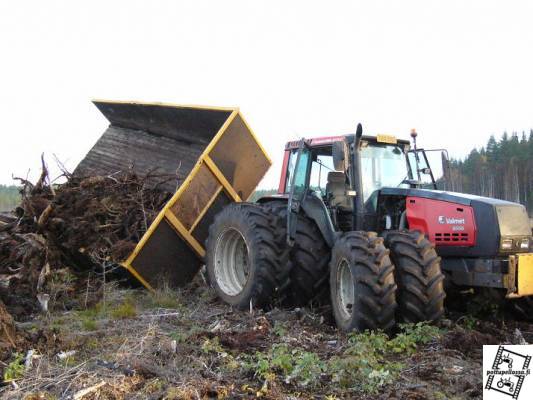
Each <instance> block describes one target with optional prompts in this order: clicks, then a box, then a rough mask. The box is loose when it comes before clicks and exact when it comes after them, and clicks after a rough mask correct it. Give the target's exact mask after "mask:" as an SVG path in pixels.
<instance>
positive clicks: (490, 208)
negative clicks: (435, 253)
mask: <svg viewBox="0 0 533 400" xmlns="http://www.w3.org/2000/svg"><path fill="white" fill-rule="evenodd" d="M380 195H396V196H398V195H399V196H402V197H403V196H405V197H408V196H409V197H419V198H425V199H432V200H440V201H445V202H449V203H454V204H459V205H462V206H468V207H472V209H473V211H474V218H475V224H476V231H477V232H476V233H477V234H476V237H477V240H476V244H475V245H474V246H472V247H463V248H462V249H461V252H462V253H461V254H462V256H465V257H494V256H496V255H498V254H501V251H500V243H501V240H502V239H505V238H520V237H530V236H531V228H530V225H529V217H528V214H527V211H526V208H525V207H524V206H523V205H521V204H518V203H513V202H510V201H505V200H499V199H494V198H490V197H482V196H475V195H471V194H465V193H455V192H447V191H441V190H427V189H406V188H383V189H381V191H380ZM513 250H514V251H515V252H516V249H513ZM455 251H457V249H454V248H447V249H442V251H439V253H442V255H450V256H451V255H455V254H452V253H455ZM444 253H446V254H444ZM448 253H450V254H448Z"/></svg>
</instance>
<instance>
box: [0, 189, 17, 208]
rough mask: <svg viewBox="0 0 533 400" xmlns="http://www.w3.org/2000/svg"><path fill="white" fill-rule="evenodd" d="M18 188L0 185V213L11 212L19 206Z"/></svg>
mask: <svg viewBox="0 0 533 400" xmlns="http://www.w3.org/2000/svg"><path fill="white" fill-rule="evenodd" d="M19 190H20V188H19V187H18V186H6V185H0V211H11V210H12V209H14V208H15V207H16V206H18V205H19V204H20V193H19Z"/></svg>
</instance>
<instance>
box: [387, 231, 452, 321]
mask: <svg viewBox="0 0 533 400" xmlns="http://www.w3.org/2000/svg"><path fill="white" fill-rule="evenodd" d="M385 244H386V246H387V248H388V249H389V250H390V252H391V253H390V256H391V259H392V262H393V264H394V266H395V268H396V269H395V271H396V272H395V276H396V283H397V284H398V306H399V314H400V315H399V317H400V318H399V319H401V320H403V321H404V322H419V321H431V322H433V321H436V320H438V319H439V318H441V317H442V315H443V314H444V298H445V297H446V294H445V293H444V286H443V281H444V275H443V273H442V271H441V267H440V257H439V256H438V255H437V252H436V251H435V247H434V246H433V245H432V244H431V242H430V241H429V240H428V239H427V238H426V237H425V236H424V234H422V233H420V232H418V231H401V232H389V233H387V235H386V238H385Z"/></svg>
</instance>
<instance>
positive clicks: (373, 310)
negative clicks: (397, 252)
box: [330, 232, 396, 332]
mask: <svg viewBox="0 0 533 400" xmlns="http://www.w3.org/2000/svg"><path fill="white" fill-rule="evenodd" d="M330 289H331V303H332V308H333V315H334V317H335V321H336V323H337V327H338V328H339V329H341V330H343V331H346V332H348V331H352V330H357V331H363V330H366V329H372V330H375V329H381V330H384V331H389V330H391V329H392V328H393V327H394V325H395V318H394V315H395V311H396V284H395V282H394V266H393V265H392V263H391V261H390V259H389V251H388V250H387V249H386V248H385V246H384V245H383V239H382V238H379V237H377V235H376V234H375V233H374V232H347V233H345V234H344V235H342V236H341V237H340V238H339V239H338V240H337V241H336V243H335V245H334V246H333V250H332V253H331V263H330Z"/></svg>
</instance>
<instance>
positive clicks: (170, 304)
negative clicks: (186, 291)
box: [144, 285, 180, 309]
mask: <svg viewBox="0 0 533 400" xmlns="http://www.w3.org/2000/svg"><path fill="white" fill-rule="evenodd" d="M179 296H180V293H179V292H178V291H176V290H172V289H171V288H170V287H168V286H166V285H165V286H164V287H162V288H160V289H157V290H156V291H155V292H150V293H149V294H148V298H147V301H146V302H145V304H144V305H145V306H146V307H147V308H171V309H178V308H180V302H179Z"/></svg>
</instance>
